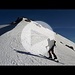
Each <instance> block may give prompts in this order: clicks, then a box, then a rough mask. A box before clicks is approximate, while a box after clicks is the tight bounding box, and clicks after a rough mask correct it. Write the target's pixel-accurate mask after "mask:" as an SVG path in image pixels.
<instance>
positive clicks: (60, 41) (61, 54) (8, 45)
mask: <svg viewBox="0 0 75 75" xmlns="http://www.w3.org/2000/svg"><path fill="white" fill-rule="evenodd" d="M31 22H32V20H29V19H27V18H22V20H21V21H19V22H18V23H15V22H13V23H12V24H11V25H10V26H8V25H5V27H1V28H0V31H4V32H0V33H1V35H0V65H75V51H74V50H75V43H73V42H72V41H70V40H68V39H67V38H65V37H63V36H61V35H60V34H56V33H55V32H54V35H55V40H56V47H55V54H56V55H57V57H58V59H59V61H60V62H61V63H56V62H54V61H51V60H48V59H44V58H42V57H40V56H38V55H36V54H31V53H29V52H27V50H25V48H24V47H23V45H22V43H21V33H22V30H23V29H24V27H25V26H27V24H29V23H31ZM33 22H34V21H33ZM13 25H14V26H13ZM35 33H36V32H35V31H33V30H32V33H31V34H32V35H33V36H34V34H35ZM46 35H47V34H46ZM33 36H32V39H34V37H33ZM40 36H41V34H40ZM37 37H38V33H37ZM37 37H36V38H37ZM39 39H40V37H39ZM43 39H44V38H43ZM39 41H40V40H39ZM44 42H45V41H44ZM32 43H33V44H34V43H35V41H32ZM65 45H69V46H72V47H73V48H74V50H73V49H71V48H69V47H67V46H65ZM39 48H40V47H39Z"/></svg>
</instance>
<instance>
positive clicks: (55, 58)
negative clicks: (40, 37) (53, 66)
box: [46, 39, 58, 61]
mask: <svg viewBox="0 0 75 75" xmlns="http://www.w3.org/2000/svg"><path fill="white" fill-rule="evenodd" d="M53 41H54V44H53V46H52V47H51V48H50V49H49V51H48V53H49V59H52V54H53V56H54V60H57V56H56V55H55V53H54V46H56V44H55V43H56V41H55V40H53ZM50 42H51V41H50V39H48V46H49V45H50ZM48 46H46V48H47V47H48ZM57 61H58V60H57Z"/></svg>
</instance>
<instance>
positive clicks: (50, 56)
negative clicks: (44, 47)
mask: <svg viewBox="0 0 75 75" xmlns="http://www.w3.org/2000/svg"><path fill="white" fill-rule="evenodd" d="M48 53H49V58H51V59H52V55H51V51H50V50H49V51H48Z"/></svg>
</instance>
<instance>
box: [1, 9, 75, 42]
mask: <svg viewBox="0 0 75 75" xmlns="http://www.w3.org/2000/svg"><path fill="white" fill-rule="evenodd" d="M22 16H23V17H27V18H30V19H32V20H39V21H44V22H46V23H48V24H49V25H50V26H51V27H52V28H53V30H54V31H55V32H57V33H59V34H60V35H62V36H64V37H66V38H68V39H70V40H71V41H73V42H75V10H68V9H65V10H62V9H59V10H57V9H40V10H39V9H23V10H22V9H21V10H20V9H15V10H14V9H9V10H7V9H6V10H0V25H1V24H8V23H11V22H12V21H15V20H16V19H17V17H22Z"/></svg>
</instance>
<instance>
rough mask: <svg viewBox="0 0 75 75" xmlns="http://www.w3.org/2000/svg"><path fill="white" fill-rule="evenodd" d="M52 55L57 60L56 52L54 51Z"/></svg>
mask: <svg viewBox="0 0 75 75" xmlns="http://www.w3.org/2000/svg"><path fill="white" fill-rule="evenodd" d="M52 54H53V56H54V59H57V56H56V55H55V53H54V50H52Z"/></svg>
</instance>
